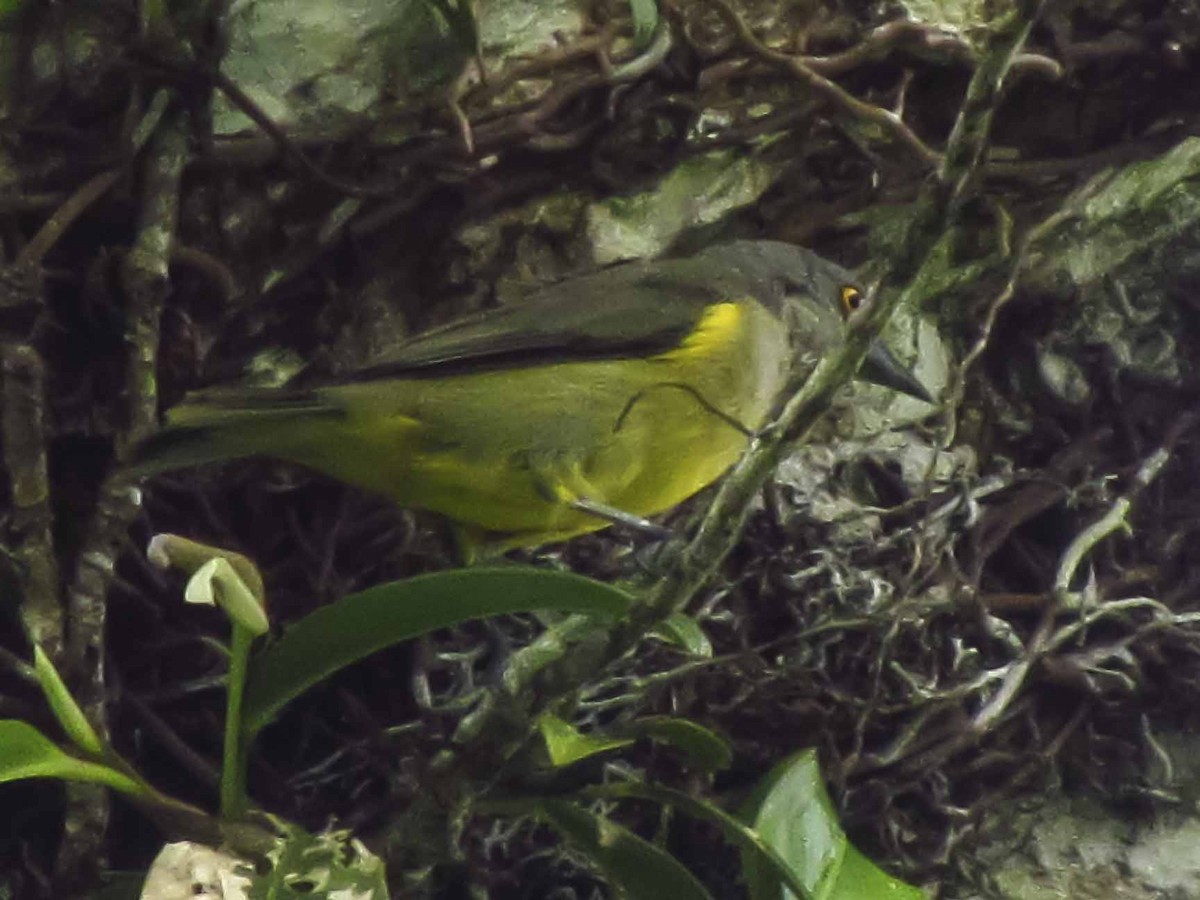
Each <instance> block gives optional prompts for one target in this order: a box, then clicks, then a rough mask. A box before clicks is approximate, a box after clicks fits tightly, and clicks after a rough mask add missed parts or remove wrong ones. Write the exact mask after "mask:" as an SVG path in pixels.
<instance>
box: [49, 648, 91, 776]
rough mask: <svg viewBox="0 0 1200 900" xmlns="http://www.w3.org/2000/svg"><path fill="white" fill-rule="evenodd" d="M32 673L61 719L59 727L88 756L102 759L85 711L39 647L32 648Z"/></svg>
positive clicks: (57, 717)
mask: <svg viewBox="0 0 1200 900" xmlns="http://www.w3.org/2000/svg"><path fill="white" fill-rule="evenodd" d="M33 670H34V672H35V674H36V675H37V680H38V684H39V685H41V688H42V693H43V694H45V696H46V702H47V703H49V704H50V709H51V711H52V712H53V713H54V717H55V718H56V719H58V724H59V725H61V726H62V729H63V731H65V732H66V733H67V737H69V738H70V739H71V741H72V742H73V743H74V744H75V746H76V747H78V748H79V749H80V750H83V751H84V752H85V753H88V754H90V755H92V756H100V755H101V754H102V753H103V752H104V745H103V744H102V743H101V741H100V736H99V735H97V734H96V732H95V731H94V730H93V729H92V726H91V725H90V724H89V723H88V720H87V718H86V717H85V716H84V714H83V710H82V709H80V708H79V704H78V703H76V702H75V698H74V697H72V696H71V692H70V691H68V690H67V686H66V685H65V684H64V683H63V680H62V677H61V676H60V675H59V674H58V670H57V669H56V668H54V664H53V663H51V662H50V657H48V656H47V655H46V652H45V651H44V650H43V649H42V648H41V647H39V646H37V645H36V644H35V645H34V648H33Z"/></svg>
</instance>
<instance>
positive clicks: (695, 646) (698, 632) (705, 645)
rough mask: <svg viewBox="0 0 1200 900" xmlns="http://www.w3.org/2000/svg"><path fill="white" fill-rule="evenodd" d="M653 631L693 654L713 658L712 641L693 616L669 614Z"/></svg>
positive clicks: (703, 657)
mask: <svg viewBox="0 0 1200 900" xmlns="http://www.w3.org/2000/svg"><path fill="white" fill-rule="evenodd" d="M653 633H654V635H655V636H656V637H660V638H662V639H663V640H664V641H668V642H670V643H672V644H675V645H676V646H678V647H680V648H681V649H683V650H685V651H686V652H688V653H690V654H691V655H692V656H698V657H701V658H702V659H712V655H713V648H712V642H711V641H710V640H709V639H708V635H707V634H705V633H704V629H702V628H701V627H700V625H699V623H697V622H696V620H695V619H693V618H692V617H691V616H688V615H684V614H683V613H673V614H672V615H670V616H667V618H666V620H665V621H664V622H663V623H662V624H661V625H660V626H658V628H656V629H655V630H654V632H653Z"/></svg>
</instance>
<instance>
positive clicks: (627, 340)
mask: <svg viewBox="0 0 1200 900" xmlns="http://www.w3.org/2000/svg"><path fill="white" fill-rule="evenodd" d="M678 262H685V263H688V264H689V265H688V266H686V267H681V266H679V265H677V264H676V262H675V261H672V262H666V263H664V262H657V263H650V264H644V263H632V264H627V265H624V266H619V267H617V268H613V269H608V270H605V271H601V272H597V273H595V274H592V275H585V276H581V277H578V278H571V279H568V280H566V281H562V282H559V283H558V284H554V285H551V286H549V287H547V288H543V289H541V290H538V291H536V292H534V293H533V294H531V295H529V296H528V297H526V298H524V299H523V300H521V301H518V302H516V303H514V304H513V305H511V306H506V307H503V308H501V309H494V310H488V311H485V312H482V313H478V314H476V315H473V316H467V317H466V318H463V319H459V320H458V321H455V322H451V323H450V324H448V325H445V326H443V327H441V328H437V329H434V330H432V331H428V332H426V333H424V334H422V335H418V336H417V337H415V338H413V339H412V340H410V341H406V342H405V343H403V344H401V345H400V346H398V347H396V348H394V349H393V350H392V351H390V352H389V353H387V354H386V355H384V356H382V357H380V358H377V359H375V360H373V361H372V362H371V363H370V364H369V365H368V366H366V367H365V368H362V369H359V370H357V371H355V372H352V373H349V374H348V375H346V376H344V377H343V378H342V379H339V380H341V381H363V380H369V379H375V378H388V377H433V376H440V375H448V374H454V373H455V372H468V371H478V370H480V369H497V368H506V367H509V366H514V365H522V366H528V365H538V364H549V363H555V362H563V361H565V360H572V361H574V360H580V359H605V358H622V357H624V358H628V357H631V356H649V355H653V354H655V353H657V352H664V351H666V350H669V349H671V348H672V347H675V346H677V345H678V344H679V342H680V341H681V340H683V338H684V337H685V336H686V335H688V334H689V333H691V331H692V330H693V329H694V328H695V326H696V323H697V322H698V321H699V320H700V319H701V318H702V317H703V315H704V310H705V308H706V307H707V306H708V305H709V304H711V303H713V302H715V301H717V300H719V299H721V297H722V296H723V291H724V288H723V287H722V285H721V281H722V280H723V279H722V278H720V277H719V276H718V275H717V274H716V273H706V272H705V271H704V269H705V268H707V267H705V266H700V267H697V266H695V260H682V261H678ZM725 293H727V292H725ZM730 299H732V298H730Z"/></svg>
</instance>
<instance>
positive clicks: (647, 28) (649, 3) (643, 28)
mask: <svg viewBox="0 0 1200 900" xmlns="http://www.w3.org/2000/svg"><path fill="white" fill-rule="evenodd" d="M629 14H630V16H631V17H632V19H633V46H634V47H635V48H637V49H638V50H641V49H642V48H643V47H645V46H646V45H647V44H649V43H650V39H651V38H652V37H653V36H654V29H655V28H657V27H658V3H657V2H656V0H629Z"/></svg>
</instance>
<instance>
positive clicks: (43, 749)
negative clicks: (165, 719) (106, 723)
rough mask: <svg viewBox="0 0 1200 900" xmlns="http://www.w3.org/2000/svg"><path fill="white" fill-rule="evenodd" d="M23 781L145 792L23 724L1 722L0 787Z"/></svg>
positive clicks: (116, 773) (102, 766)
mask: <svg viewBox="0 0 1200 900" xmlns="http://www.w3.org/2000/svg"><path fill="white" fill-rule="evenodd" d="M24 778H58V779H61V780H63V781H83V782H90V783H91V784H102V785H105V786H106V787H110V788H112V789H113V790H115V791H120V792H121V793H124V794H133V795H144V794H145V792H146V791H145V788H144V787H143V786H142V785H141V784H139V783H138V782H137V781H135V780H134V779H133V778H130V777H129V776H128V775H125V774H124V773H122V772H118V771H117V770H116V769H113V768H111V767H110V766H106V765H103V764H102V763H98V762H90V761H88V760H83V759H79V758H77V757H75V756H72V755H70V754H69V753H66V752H65V751H63V750H62V749H61V748H59V747H58V745H57V744H55V743H54V742H53V741H51V740H50V739H49V738H48V737H46V736H45V735H44V734H42V733H41V732H40V731H38V730H37V729H36V728H34V727H33V726H32V725H30V724H28V723H26V722H18V721H16V720H14V719H4V720H0V783H2V782H5V781H19V780H21V779H24Z"/></svg>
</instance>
